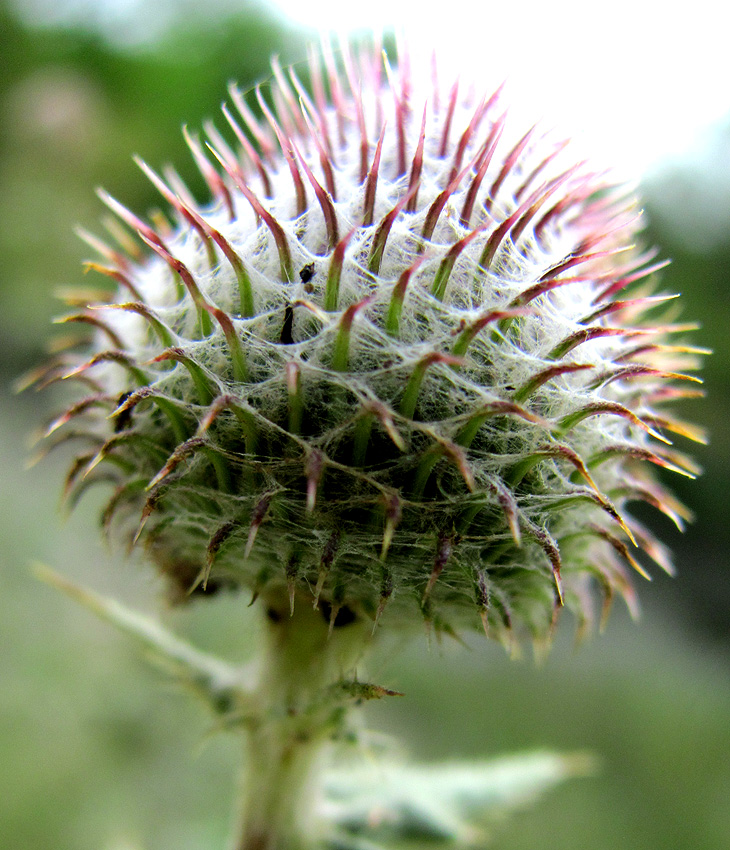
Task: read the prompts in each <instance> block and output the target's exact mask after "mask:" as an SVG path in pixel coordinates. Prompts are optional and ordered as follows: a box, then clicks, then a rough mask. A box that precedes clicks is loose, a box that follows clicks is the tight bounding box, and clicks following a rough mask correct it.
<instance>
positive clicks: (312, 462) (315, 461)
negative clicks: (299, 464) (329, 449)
mask: <svg viewBox="0 0 730 850" xmlns="http://www.w3.org/2000/svg"><path fill="white" fill-rule="evenodd" d="M324 466H325V456H324V455H323V454H322V452H320V451H319V450H318V449H312V450H311V451H309V452H308V453H307V459H306V461H305V464H304V475H305V477H306V479H307V503H306V509H307V513H308V514H311V513H312V512H313V511H314V506H315V504H316V502H317V488H318V487H319V482H320V481H321V479H322V474H323V472H324Z"/></svg>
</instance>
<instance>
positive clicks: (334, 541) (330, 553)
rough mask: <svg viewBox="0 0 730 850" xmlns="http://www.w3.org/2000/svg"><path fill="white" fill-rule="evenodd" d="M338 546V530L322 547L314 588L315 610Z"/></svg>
mask: <svg viewBox="0 0 730 850" xmlns="http://www.w3.org/2000/svg"><path fill="white" fill-rule="evenodd" d="M339 544H340V532H339V530H338V529H335V531H333V532H332V534H330V536H329V538H328V540H327V542H326V543H325V545H324V549H323V550H322V558H321V559H320V562H319V573H318V575H317V585H316V587H315V588H314V603H313V607H314V608H315V609H317V608H319V597H320V595H321V593H322V589H323V588H324V583H325V582H326V581H327V576H328V575H329V572H330V570H331V569H332V564H333V563H334V560H335V555H336V554H337V549H338V547H339Z"/></svg>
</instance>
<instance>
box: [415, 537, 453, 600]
mask: <svg viewBox="0 0 730 850" xmlns="http://www.w3.org/2000/svg"><path fill="white" fill-rule="evenodd" d="M454 542H455V540H454V538H453V537H449V536H447V535H445V534H440V535H439V539H438V543H437V546H436V557H435V558H434V562H433V569H432V570H431V575H430V576H429V579H428V584H427V585H426V589H425V590H424V592H423V597H422V599H421V608H425V606H426V604H427V603H428V602H429V600H430V597H431V591H432V590H433V588H434V586H435V585H436V582H437V581H438V578H439V576H440V575H441V573H442V572H443V570H444V567H445V566H446V564H447V562H448V560H449V558H450V557H451V553H452V548H453V544H454Z"/></svg>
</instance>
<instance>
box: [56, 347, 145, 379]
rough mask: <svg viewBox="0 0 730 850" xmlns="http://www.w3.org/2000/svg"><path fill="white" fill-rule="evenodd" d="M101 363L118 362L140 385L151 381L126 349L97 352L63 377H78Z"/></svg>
mask: <svg viewBox="0 0 730 850" xmlns="http://www.w3.org/2000/svg"><path fill="white" fill-rule="evenodd" d="M99 363H116V364H117V365H118V366H122V367H123V368H124V369H126V370H127V371H128V372H129V374H130V375H131V376H132V377H133V378H134V380H135V381H136V382H137V383H138V384H139V385H140V386H144V385H145V384H147V383H149V378H148V377H147V375H146V374H145V373H144V372H143V371H142V370H141V369H140V368H139V367H138V366H137V365H136V363H135V361H134V359H133V358H132V357H130V356H129V355H128V354H127V353H126V352H124V351H102V352H101V353H100V354H95V355H94V356H93V357H92V358H91V360H87V361H86V363H82V364H81V365H80V366H76V367H75V368H74V369H71V371H70V372H66V373H65V374H63V375H62V376H61V377H62V379H63V380H64V381H66V380H68V379H69V378H76V377H77V376H78V375H80V374H81V373H82V372H85V371H86V370H87V369H91V368H93V367H94V366H96V365H97V364H99Z"/></svg>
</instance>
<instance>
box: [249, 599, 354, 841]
mask: <svg viewBox="0 0 730 850" xmlns="http://www.w3.org/2000/svg"><path fill="white" fill-rule="evenodd" d="M262 601H264V600H262ZM265 630H266V640H265V646H264V650H263V653H262V658H261V661H262V663H261V672H260V678H259V683H258V688H257V696H258V700H257V702H258V704H259V705H260V706H261V710H260V711H259V712H257V714H256V717H255V718H252V719H251V720H249V721H248V722H247V723H246V732H247V739H246V763H245V766H244V774H243V777H242V800H241V814H240V826H239V831H238V837H237V838H236V841H235V843H234V844H233V847H234V848H235V850H311V848H313V847H314V846H315V845H317V843H318V841H319V839H321V837H322V836H321V832H322V827H321V825H320V824H319V823H318V821H317V814H316V810H317V793H318V790H319V783H318V781H317V773H318V768H319V767H320V766H321V764H322V762H323V756H324V755H325V751H326V749H327V745H328V743H329V742H330V741H331V740H332V739H333V738H334V737H337V735H338V733H340V732H341V731H342V730H343V728H344V721H345V718H346V715H347V708H348V706H347V702H348V701H351V700H348V699H347V698H346V690H345V689H343V688H342V687H341V685H342V683H344V681H345V678H344V677H346V676H347V675H348V674H350V678H352V672H353V670H354V665H355V663H356V661H357V660H358V657H359V655H360V654H361V652H362V650H363V648H364V646H365V643H366V640H367V637H366V636H367V634H368V633H369V629H367V626H366V625H365V624H364V623H363V622H361V621H360V620H355V621H354V622H351V623H349V624H348V625H346V626H341V627H335V628H334V629H333V630H332V633H331V634H329V627H328V622H327V621H326V619H325V618H324V617H323V612H322V611H320V610H314V609H313V608H312V607H311V601H309V600H307V601H304V600H298V604H297V601H296V600H295V605H294V609H293V611H292V612H291V613H290V605H289V599H288V598H285V597H283V596H282V597H281V598H279V599H276V600H273V601H272V600H268V601H267V616H266V625H265Z"/></svg>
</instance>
